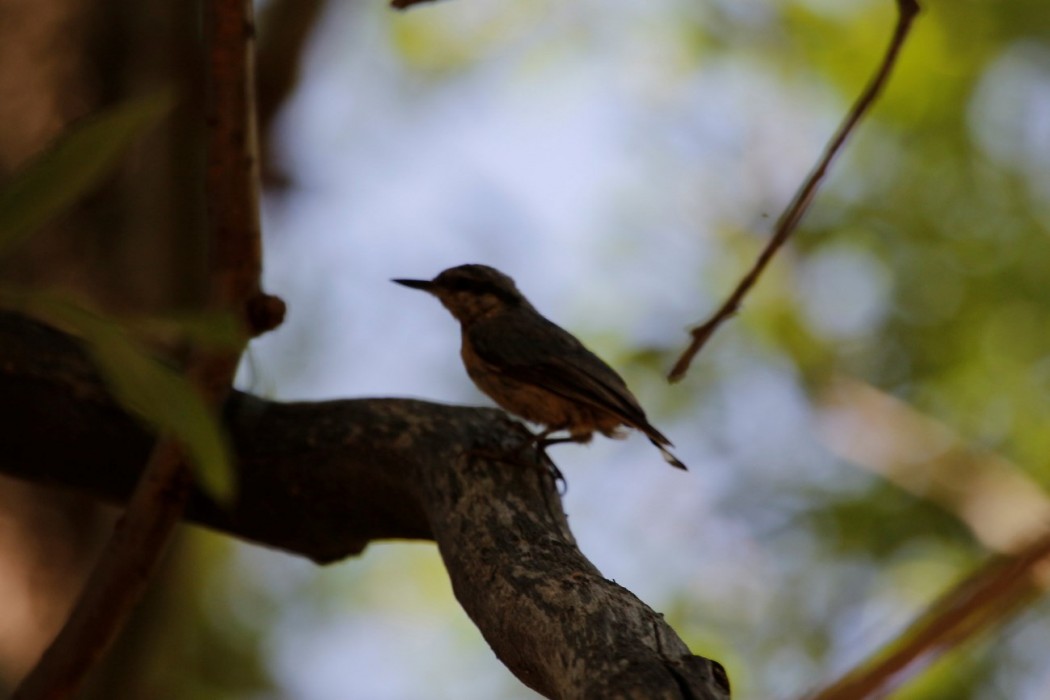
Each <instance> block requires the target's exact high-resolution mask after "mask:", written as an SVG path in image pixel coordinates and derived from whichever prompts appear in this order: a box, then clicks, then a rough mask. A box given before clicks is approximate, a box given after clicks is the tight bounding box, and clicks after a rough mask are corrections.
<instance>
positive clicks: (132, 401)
mask: <svg viewBox="0 0 1050 700" xmlns="http://www.w3.org/2000/svg"><path fill="white" fill-rule="evenodd" d="M0 302H2V303H3V305H5V306H8V307H10V308H17V309H19V310H21V311H23V312H26V313H29V314H32V315H33V316H36V317H37V318H40V319H42V320H44V321H47V322H48V323H50V324H52V325H54V326H56V327H58V328H61V329H62V330H64V331H67V332H69V333H71V334H73V335H76V336H77V337H79V338H81V339H82V340H83V341H84V342H85V344H86V346H87V350H88V352H89V353H90V355H91V358H92V360H94V362H95V365H96V366H97V367H98V369H99V372H100V374H101V375H102V378H103V379H104V380H105V382H106V384H107V385H108V386H109V389H110V391H111V392H112V393H113V396H114V398H115V399H116V400H117V401H118V402H119V403H120V405H121V406H123V407H124V408H126V409H127V410H128V411H129V412H131V413H133V414H135V415H137V416H138V417H139V418H140V419H141V420H143V421H144V422H145V423H147V424H148V425H150V426H151V427H153V428H154V429H156V430H157V431H158V432H160V433H170V434H172V435H173V436H175V437H176V438H177V439H178V440H180V441H181V442H182V443H183V445H184V446H185V449H186V451H187V453H188V456H189V458H190V462H191V463H192V465H193V466H194V468H195V469H196V473H197V477H198V480H199V481H200V484H201V486H202V487H203V488H204V489H205V490H206V491H207V492H208V493H209V494H210V495H212V496H213V497H215V498H216V499H218V500H220V501H224V502H228V501H229V500H230V499H231V498H232V496H233V493H234V486H235V484H234V475H233V468H232V466H231V464H230V449H229V445H228V444H227V441H226V438H225V435H224V433H223V431H222V429H221V427H220V424H219V421H218V419H217V417H216V415H215V414H214V412H213V411H212V409H211V408H210V407H209V406H208V405H207V404H206V403H205V402H204V400H203V399H202V398H201V396H200V394H198V393H197V391H196V390H195V389H194V387H193V386H192V385H191V384H190V383H189V382H188V381H187V380H186V378H185V377H183V376H182V375H181V374H179V373H178V372H177V371H176V370H175V369H174V368H172V367H170V366H168V365H167V364H164V363H163V362H161V361H160V360H159V359H157V357H155V356H154V355H153V354H151V353H150V352H149V351H148V350H147V349H146V348H144V347H143V346H142V345H141V344H140V343H139V342H137V341H136V340H135V339H134V338H133V337H132V336H131V335H129V333H128V332H127V330H126V329H125V328H124V327H123V326H122V325H121V324H120V323H119V322H117V321H115V320H113V319H110V318H107V317H105V316H103V315H101V314H99V313H97V312H95V311H90V310H88V309H86V308H84V307H83V306H80V305H79V304H76V303H74V302H72V301H69V300H67V299H63V298H61V297H58V296H56V295H52V294H47V293H44V292H24V291H15V290H11V289H0Z"/></svg>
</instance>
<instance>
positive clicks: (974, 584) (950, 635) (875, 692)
mask: <svg viewBox="0 0 1050 700" xmlns="http://www.w3.org/2000/svg"><path fill="white" fill-rule="evenodd" d="M1048 557H1050V536H1043V537H1041V538H1039V539H1038V540H1035V541H1034V542H1032V543H1031V544H1030V545H1029V546H1028V547H1026V548H1025V549H1023V550H1022V551H1021V552H1019V553H1018V554H1016V555H1012V556H1009V557H996V558H995V559H993V560H991V561H990V562H989V563H988V564H986V565H985V566H983V567H982V568H981V569H980V570H978V571H977V572H976V573H974V574H973V575H972V576H970V577H969V578H967V579H966V580H965V581H963V582H961V583H959V584H958V585H956V586H955V587H954V588H952V589H951V590H950V591H948V592H947V593H945V594H944V596H942V597H941V599H940V600H939V601H938V602H937V603H935V604H934V605H933V606H932V607H931V608H930V610H929V611H927V612H926V613H925V614H923V615H922V616H921V617H920V618H919V619H918V620H916V621H915V622H914V623H913V624H912V625H911V626H910V627H909V628H908V629H906V630H905V631H904V632H903V633H902V634H901V635H900V636H899V637H898V638H897V639H894V640H893V641H891V642H890V643H888V644H887V645H885V647H884V648H883V649H882V650H880V651H879V652H877V653H875V654H874V655H872V657H871V658H870V659H869V660H866V661H865V662H863V663H862V664H860V665H859V666H858V667H857V668H855V669H853V670H851V671H850V672H848V673H846V674H845V675H844V676H843V677H842V678H840V679H838V680H836V681H835V682H833V683H831V684H829V685H827V686H826V687H824V688H823V689H821V690H819V691H817V692H815V693H813V694H812V695H809V696H807V700H863V699H864V698H869V697H883V694H882V693H884V692H885V690H886V686H887V685H888V684H889V683H890V682H892V681H894V680H895V679H897V678H899V677H900V675H901V674H902V673H903V672H904V671H905V670H907V669H909V668H916V667H918V665H919V664H920V662H926V663H930V662H932V661H933V660H934V659H935V658H936V657H937V656H939V655H942V654H944V653H946V652H947V651H949V650H951V649H952V648H954V647H956V646H958V645H959V644H961V643H962V642H964V641H966V640H967V639H971V638H973V637H974V636H975V635H976V634H977V633H979V632H980V631H982V630H984V629H986V628H988V627H990V626H992V625H994V624H997V623H1001V622H1002V621H1003V620H1005V619H1006V618H1007V617H1009V616H1010V615H1012V614H1013V613H1015V612H1017V611H1018V610H1020V609H1021V608H1022V607H1023V606H1024V605H1025V604H1027V603H1029V602H1031V601H1032V600H1033V599H1034V598H1035V597H1036V596H1037V595H1039V594H1041V593H1042V592H1043V591H1044V590H1045V589H1046V582H1045V581H1040V580H1039V578H1038V577H1037V575H1036V573H1037V572H1036V568H1037V567H1040V566H1044V565H1045V564H1046V563H1047V560H1048Z"/></svg>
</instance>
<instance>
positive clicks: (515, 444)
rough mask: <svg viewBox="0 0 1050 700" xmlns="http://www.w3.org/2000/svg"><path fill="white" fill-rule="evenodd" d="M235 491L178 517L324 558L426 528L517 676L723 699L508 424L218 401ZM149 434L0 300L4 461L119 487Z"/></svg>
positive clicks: (395, 405)
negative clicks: (588, 551)
mask: <svg viewBox="0 0 1050 700" xmlns="http://www.w3.org/2000/svg"><path fill="white" fill-rule="evenodd" d="M226 412H227V418H228V426H229V429H230V431H231V434H232V436H233V439H234V442H235V445H236V451H237V456H238V473H239V476H240V493H239V496H238V498H237V501H236V503H235V504H234V505H232V506H231V507H230V508H228V509H224V508H222V507H219V506H217V505H215V504H214V503H212V502H211V501H209V499H208V498H207V497H206V496H204V495H202V494H201V493H200V492H195V493H194V495H193V496H192V498H191V501H190V505H189V508H188V511H187V515H186V517H187V519H189V520H191V521H194V522H196V523H200V524H203V525H206V526H208V527H211V528H214V529H217V530H220V531H223V532H227V533H230V534H232V535H235V536H238V537H241V538H244V539H248V540H251V541H254V542H258V543H260V544H264V545H267V546H270V547H275V548H279V549H283V550H286V551H288V552H292V553H295V554H300V555H304V556H307V557H310V558H311V559H313V560H315V561H317V562H322V563H324V562H331V561H335V560H338V559H341V558H344V557H347V556H350V555H353V554H357V553H359V552H361V551H362V550H363V549H364V548H365V547H366V546H367V545H368V543H369V542H371V541H373V540H378V539H391V538H395V539H396V538H414V539H433V540H434V541H436V542H437V545H438V548H439V549H440V551H441V554H442V557H443V558H444V561H445V564H446V566H447V568H448V571H449V576H450V578H451V580H452V584H453V588H454V590H455V593H456V597H457V598H458V600H459V601H460V603H461V604H462V605H463V608H464V609H465V610H466V612H467V613H468V615H470V617H471V618H472V619H473V620H474V622H475V624H477V626H478V628H479V629H480V630H481V632H482V634H483V635H484V636H485V638H486V640H488V642H489V644H490V645H491V646H492V648H493V650H494V651H495V653H496V654H497V655H498V656H499V658H500V659H501V660H502V661H503V662H504V663H505V664H506V665H507V667H508V668H509V669H510V670H511V671H512V672H513V673H514V674H515V675H516V676H517V677H518V678H519V679H521V680H522V681H523V682H524V683H526V684H527V685H529V686H530V687H532V688H534V689H536V690H537V691H539V692H541V693H543V694H544V695H547V696H548V697H557V698H616V697H636V698H726V697H728V690H727V685H728V684H727V682H726V681H725V675H724V673H723V671H722V669H721V667H720V666H719V665H718V664H717V663H716V662H713V661H710V660H708V659H704V658H702V657H699V656H694V655H692V654H691V653H690V651H689V649H688V648H687V647H686V646H685V644H684V643H683V642H682V641H681V640H680V639H679V638H678V636H677V635H676V634H675V633H674V631H673V630H671V628H670V627H669V626H668V625H667V624H666V623H665V622H664V621H663V619H662V618H661V616H660V615H659V614H657V613H655V612H653V611H652V610H651V609H650V608H648V607H647V606H646V605H645V604H644V603H642V602H641V601H639V600H638V599H637V598H635V597H634V596H633V595H632V594H631V593H630V592H629V591H627V590H625V589H623V588H622V587H620V586H618V585H616V584H615V583H612V582H611V581H607V580H606V579H604V578H603V577H602V576H601V574H600V572H598V571H597V569H595V568H594V566H593V565H592V564H591V563H590V562H588V561H587V559H586V558H585V557H584V556H583V555H582V554H581V553H580V551H579V550H578V549H577V547H576V544H575V542H574V541H573V538H572V534H571V533H570V532H569V529H568V526H567V523H566V520H565V515H564V513H563V511H562V508H561V501H560V499H559V497H558V495H557V492H556V490H555V488H554V485H553V483H552V481H551V479H550V478H549V477H548V476H547V473H546V471H545V470H544V469H543V468H542V466H541V465H540V464H539V463H538V462H537V461H536V459H535V455H534V452H533V451H532V450H531V449H529V448H528V435H527V434H526V433H525V432H524V429H523V428H522V426H520V425H519V424H517V423H515V422H513V421H511V420H509V419H508V418H507V417H506V415H505V414H503V413H502V412H500V411H497V410H493V409H484V408H467V407H458V406H445V405H439V404H433V403H428V402H423V401H413V400H402V399H360V400H342V401H325V402H317V403H279V402H273V401H267V400H263V399H260V398H257V397H253V396H250V395H246V394H236V395H234V396H233V397H232V398H231V399H230V401H229V402H228V404H227V411H226ZM151 443H152V440H151V438H150V436H149V435H148V434H147V433H146V432H145V431H143V430H142V429H141V427H140V426H139V425H138V424H137V423H136V422H135V421H134V420H133V419H132V418H130V417H128V416H127V415H125V414H124V413H123V412H122V411H121V410H120V409H119V408H117V407H116V406H115V405H114V404H113V403H112V401H111V400H110V399H109V397H108V395H107V394H106V391H105V388H104V387H103V386H102V385H101V384H100V382H99V379H98V377H97V375H96V374H95V373H94V371H93V370H92V369H91V366H90V364H89V363H88V361H87V360H86V358H85V357H84V355H83V354H82V353H81V352H80V350H79V347H78V345H77V344H76V342H75V341H72V340H71V339H69V338H67V337H66V336H64V335H62V334H60V333H57V332H55V331H53V330H50V329H48V328H45V327H43V326H40V325H38V324H35V323H33V322H30V321H27V320H26V319H23V318H21V317H18V316H14V315H10V314H0V471H2V472H4V473H6V474H10V475H14V476H17V477H20V478H24V479H30V480H32V481H35V482H40V483H49V484H52V485H55V486H60V487H64V488H68V489H74V490H76V491H79V492H83V493H87V494H90V495H92V496H95V497H98V498H103V499H106V500H109V501H113V502H117V503H119V502H121V501H122V500H123V499H125V498H126V497H127V495H128V493H129V492H130V490H131V488H132V487H133V485H134V483H135V481H136V479H137V477H138V475H139V473H140V471H141V469H142V467H143V464H144V461H145V459H146V456H147V455H148V453H149V450H150V446H151Z"/></svg>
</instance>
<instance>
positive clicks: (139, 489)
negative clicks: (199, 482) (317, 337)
mask: <svg viewBox="0 0 1050 700" xmlns="http://www.w3.org/2000/svg"><path fill="white" fill-rule="evenodd" d="M203 5H204V14H205V24H206V29H207V31H206V47H205V49H206V52H207V54H208V55H207V60H208V74H207V75H208V127H209V132H208V134H209V139H208V140H209V143H208V164H207V173H206V178H205V191H206V200H207V206H208V223H209V234H210V235H209V245H210V250H209V278H208V285H209V288H208V290H207V293H206V296H205V306H206V307H207V308H208V309H211V310H216V311H228V312H233V313H234V314H235V318H236V319H237V320H238V321H239V322H241V323H242V324H243V325H244V327H245V328H246V329H247V330H250V331H251V332H252V334H253V335H257V334H259V333H261V332H263V331H265V330H269V329H270V328H273V327H275V326H276V325H277V324H278V323H280V320H281V318H283V306H282V305H280V304H279V303H278V301H279V300H275V298H273V297H267V296H265V295H263V294H261V293H260V291H259V272H260V269H261V242H260V231H259V211H258V208H259V194H258V187H259V184H258V183H259V177H258V157H257V153H258V147H257V145H256V135H255V116H254V113H253V110H254V80H255V76H254V72H253V54H252V41H253V38H254V27H253V21H254V20H253V15H252V3H251V0H206V1H205V2H204V3H203ZM246 337H247V336H246ZM246 342H247V341H245V343H244V344H246ZM242 350H243V344H242V346H241V347H238V348H231V349H225V350H222V351H215V350H211V351H207V352H203V351H193V352H191V353H190V358H189V361H188V363H187V367H186V376H187V378H188V379H189V380H190V382H191V384H192V385H193V386H194V388H195V389H197V390H198V391H199V392H200V394H201V395H202V396H203V398H204V399H205V402H206V404H207V405H208V406H209V407H212V408H218V406H220V405H221V404H222V403H223V401H224V400H225V399H226V397H227V395H228V392H229V390H230V386H231V384H232V382H233V375H234V373H235V371H236V369H237V362H238V359H239V357H240V355H241V352H242ZM144 463H145V469H143V470H142V473H141V475H140V476H139V478H138V479H137V483H136V486H135V489H134V491H133V493H132V494H131V496H130V498H129V499H128V504H127V509H126V511H125V512H124V514H123V516H122V517H121V519H120V521H119V522H118V523H117V526H116V528H115V529H114V532H113V535H112V537H111V538H110V540H109V542H108V543H107V545H106V548H105V549H104V550H103V552H102V554H101V556H100V558H99V561H98V563H97V564H96V565H95V568H94V569H93V570H92V572H91V575H90V577H89V578H88V581H87V583H86V584H85V586H84V589H83V591H82V592H81V594H80V596H79V597H78V599H77V603H76V605H75V607H74V608H73V610H72V612H71V613H70V616H69V618H68V619H67V620H66V622H65V624H64V625H63V627H62V629H61V630H60V631H59V634H58V636H57V637H56V638H55V639H54V641H52V643H51V644H50V645H49V646H48V648H47V650H45V652H44V654H43V656H42V657H41V659H40V661H39V662H38V663H37V664H36V666H34V667H33V669H32V670H31V671H30V672H29V674H28V675H27V676H26V678H24V679H23V681H22V682H21V683H20V684H19V686H18V687H17V688H16V689H15V692H14V695H13V698H14V700H45V699H47V700H52V699H53V700H58V699H60V698H68V697H71V696H72V695H73V694H75V693H76V692H77V690H78V689H79V688H80V687H81V686H82V685H83V682H84V680H85V678H86V675H87V673H88V671H90V669H91V668H92V666H94V665H95V664H96V663H97V662H98V661H99V659H101V657H102V656H103V655H104V654H105V653H106V652H107V651H108V650H109V648H110V647H111V646H112V644H113V641H114V640H115V639H116V637H117V635H118V634H119V633H120V630H121V629H122V628H123V626H124V623H125V622H126V620H127V618H128V617H129V616H130V615H131V611H132V610H133V609H134V608H135V606H136V605H137V604H138V602H139V600H140V599H141V598H142V594H143V593H144V591H145V589H146V586H147V584H148V583H149V580H150V578H151V576H152V574H153V572H154V571H155V570H156V569H157V567H158V565H159V563H160V561H161V559H162V558H163V555H164V552H165V551H166V548H167V544H168V542H169V541H170V540H171V536H172V533H173V532H174V528H175V525H176V524H177V523H178V521H179V519H180V518H181V516H182V512H183V509H184V508H185V505H186V501H187V498H188V497H189V484H190V475H189V465H188V464H187V460H186V455H185V450H184V449H183V447H182V445H181V444H180V443H179V441H178V440H177V439H176V438H174V437H173V436H171V435H160V436H158V437H157V440H156V444H155V445H154V447H153V449H152V451H151V452H150V453H149V456H148V458H146V459H145V460H144Z"/></svg>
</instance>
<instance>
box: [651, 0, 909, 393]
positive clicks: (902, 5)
mask: <svg viewBox="0 0 1050 700" xmlns="http://www.w3.org/2000/svg"><path fill="white" fill-rule="evenodd" d="M897 8H898V16H897V26H896V28H895V29H894V31H893V38H892V39H891V40H890V45H889V47H888V48H887V49H886V55H885V56H883V59H882V63H881V65H880V66H879V68H878V70H877V71H876V72H875V75H874V76H873V77H872V79H871V81H870V82H869V83H868V86H867V87H866V88H865V89H864V91H863V92H862V93H861V94H860V97H858V98H857V101H856V102H855V103H854V104H853V107H852V109H850V111H849V114H848V115H847V116H846V119H845V121H843V122H842V125H841V126H840V127H839V129H838V131H837V132H836V133H835V135H834V136H833V137H832V139H831V141H829V142H828V145H827V147H826V148H825V149H824V153H823V155H821V157H820V160H819V161H817V165H816V167H814V169H813V171H812V172H810V174H809V177H807V178H806V181H805V182H804V183H803V184H802V187H801V188H799V190H798V192H797V193H796V194H795V197H794V199H792V200H791V203H790V204H789V205H788V207H787V209H785V210H784V213H783V214H781V216H780V219H778V220H777V225H776V227H775V228H774V230H773V237H772V238H770V240H769V243H768V244H766V247H765V249H763V251H762V253H761V254H760V255H759V256H758V259H757V260H755V264H754V265H753V266H752V267H751V269H750V270H749V271H748V273H747V274H746V275H744V277H743V279H741V280H740V283H739V284H737V287H736V289H734V290H733V293H732V294H730V295H729V298H728V299H726V301H725V303H723V304H722V306H721V308H719V309H718V311H716V312H715V314H714V315H713V316H711V318H710V319H708V320H707V321H706V322H705V323H704V324H702V325H700V326H697V327H696V328H693V329H692V330H691V331H690V334H691V335H692V341H691V342H690V343H689V347H687V348H686V349H685V352H683V353H682V356H681V357H679V358H678V361H677V362H676V363H675V365H674V367H673V368H672V369H671V372H670V373H669V374H668V376H667V378H668V379H669V380H670V381H672V382H676V381H678V380H679V379H681V378H682V377H684V376H685V373H686V372H687V371H689V365H690V364H692V362H693V358H694V357H696V355H697V353H699V352H700V349H701V348H703V347H704V344H705V343H706V342H707V340H708V338H710V337H711V336H712V335H713V334H714V332H715V331H716V330H718V328H719V326H721V325H722V324H723V323H724V322H725V321H727V320H728V319H729V318H730V317H732V316H733V315H734V314H736V312H737V311H738V310H739V309H740V304H741V302H742V301H743V300H744V297H745V296H746V295H747V293H748V292H749V291H751V288H752V287H754V285H755V283H756V282H757V281H758V278H759V277H760V276H761V275H762V272H763V271H764V270H765V269H766V266H767V265H768V264H769V261H770V260H772V259H773V256H774V255H776V253H777V251H778V250H780V248H781V246H783V245H784V243H785V242H787V239H788V238H789V237H790V236H791V234H792V233H794V232H795V230H796V229H797V228H798V223H799V221H801V219H802V216H803V214H805V213H806V209H808V208H809V204H810V202H811V201H812V200H813V196H814V195H815V194H816V193H817V189H818V188H819V187H820V183H821V181H822V180H823V179H824V175H825V174H827V171H828V168H829V167H830V165H831V161H832V160H834V158H835V156H836V155H838V153H839V151H840V150H841V149H842V146H843V145H844V144H845V143H846V139H847V138H849V136H850V134H852V133H853V130H854V129H855V128H856V126H857V124H858V123H859V122H860V120H861V119H862V118H863V117H864V115H865V114H867V112H868V110H870V109H871V107H872V105H874V104H875V102H876V100H877V99H878V97H879V94H880V93H881V92H882V89H883V88H884V87H885V85H886V82H887V81H888V80H889V77H890V73H891V72H892V71H893V66H894V65H895V64H896V62H897V56H898V55H899V54H900V50H901V47H902V46H903V45H904V41H905V39H906V38H907V36H908V31H909V30H910V29H911V23H912V20H914V19H915V16H916V15H917V14H918V13H919V4H918V2H916V0H897Z"/></svg>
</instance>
